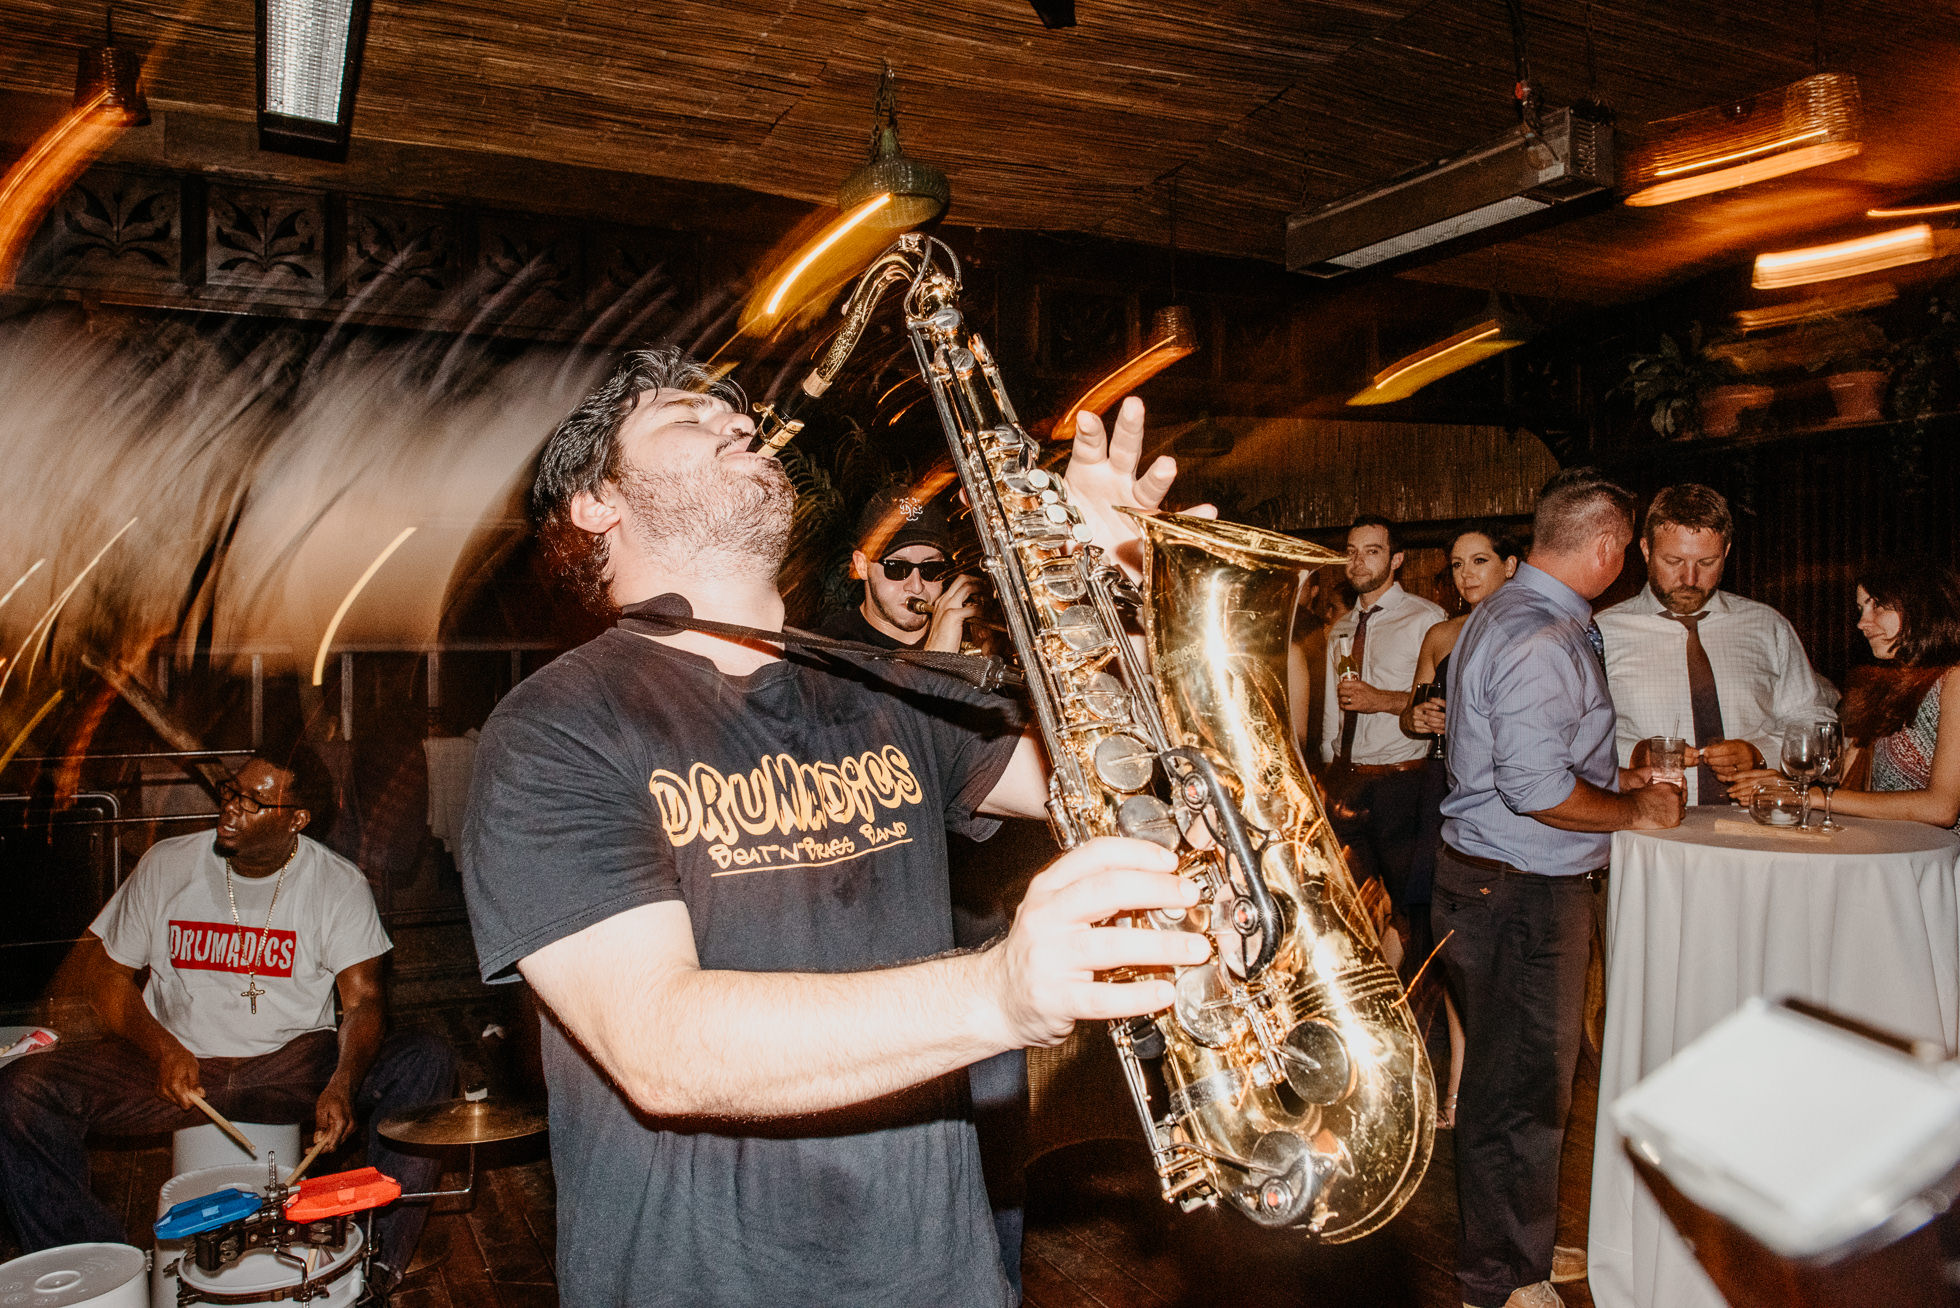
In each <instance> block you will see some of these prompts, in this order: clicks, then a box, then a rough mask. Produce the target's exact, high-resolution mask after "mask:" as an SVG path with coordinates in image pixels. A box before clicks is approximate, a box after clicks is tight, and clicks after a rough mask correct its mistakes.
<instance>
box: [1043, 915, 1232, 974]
mask: <svg viewBox="0 0 1960 1308" xmlns="http://www.w3.org/2000/svg"><path fill="white" fill-rule="evenodd" d="M1075 948H1076V951H1077V954H1078V958H1077V960H1076V962H1077V964H1078V966H1082V967H1087V968H1089V969H1091V970H1092V971H1096V972H1107V971H1110V970H1111V969H1113V968H1119V967H1189V966H1191V965H1192V964H1194V963H1202V962H1204V961H1205V960H1206V959H1207V958H1210V957H1211V938H1210V937H1209V936H1202V935H1199V934H1198V933H1197V932H1195V931H1158V930H1155V929H1153V928H1150V927H1133V926H1109V927H1097V928H1095V929H1094V930H1092V931H1085V932H1083V933H1082V934H1081V935H1079V936H1077V937H1076V939H1075Z"/></svg>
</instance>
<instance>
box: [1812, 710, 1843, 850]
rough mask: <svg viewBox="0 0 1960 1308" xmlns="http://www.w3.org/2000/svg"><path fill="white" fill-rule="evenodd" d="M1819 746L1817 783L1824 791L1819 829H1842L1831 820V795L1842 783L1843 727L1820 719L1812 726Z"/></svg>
mask: <svg viewBox="0 0 1960 1308" xmlns="http://www.w3.org/2000/svg"><path fill="white" fill-rule="evenodd" d="M1813 729H1814V730H1815V731H1816V732H1817V742H1818V745H1819V746H1820V748H1819V750H1818V754H1817V764H1818V766H1817V785H1818V787H1819V788H1820V789H1822V790H1823V792H1824V825H1823V826H1821V827H1819V828H1818V830H1819V831H1842V830H1844V828H1843V827H1842V826H1840V825H1838V824H1837V823H1835V822H1833V821H1831V795H1832V793H1833V792H1835V791H1836V790H1837V788H1838V787H1839V786H1840V785H1842V784H1844V728H1843V727H1841V726H1839V725H1838V724H1837V723H1835V722H1826V721H1820V722H1818V723H1817V724H1816V726H1815V727H1814V728H1813Z"/></svg>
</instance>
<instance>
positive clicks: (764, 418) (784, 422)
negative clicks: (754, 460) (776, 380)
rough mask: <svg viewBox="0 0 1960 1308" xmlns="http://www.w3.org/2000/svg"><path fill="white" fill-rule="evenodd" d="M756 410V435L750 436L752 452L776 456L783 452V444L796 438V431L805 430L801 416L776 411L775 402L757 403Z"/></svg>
mask: <svg viewBox="0 0 1960 1308" xmlns="http://www.w3.org/2000/svg"><path fill="white" fill-rule="evenodd" d="M753 408H754V410H755V435H753V436H751V437H750V438H749V450H748V452H749V453H750V454H766V455H768V456H769V457H770V458H772V459H773V458H775V457H776V456H777V455H779V454H781V453H782V449H783V446H785V445H787V444H789V443H790V442H791V441H792V440H794V439H796V433H798V432H800V431H802V430H803V420H802V419H801V418H785V417H784V416H783V415H782V414H780V413H778V412H776V406H775V405H773V404H757V405H754V406H753Z"/></svg>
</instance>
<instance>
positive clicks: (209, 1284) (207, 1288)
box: [177, 1218, 365, 1308]
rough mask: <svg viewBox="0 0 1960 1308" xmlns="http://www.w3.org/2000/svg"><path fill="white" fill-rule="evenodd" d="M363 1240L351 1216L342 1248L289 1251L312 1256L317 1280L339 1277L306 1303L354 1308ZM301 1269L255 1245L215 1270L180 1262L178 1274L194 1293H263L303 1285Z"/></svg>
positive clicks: (311, 1307)
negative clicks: (206, 1269) (228, 1263)
mask: <svg viewBox="0 0 1960 1308" xmlns="http://www.w3.org/2000/svg"><path fill="white" fill-rule="evenodd" d="M364 1243H365V1237H364V1236H363V1235H362V1233H361V1227H360V1223H359V1222H358V1221H357V1220H354V1219H351V1218H350V1219H349V1220H348V1223H347V1243H346V1244H343V1245H341V1246H340V1247H339V1248H338V1249H315V1248H312V1247H311V1246H306V1245H301V1246H296V1247H294V1248H293V1249H291V1250H290V1251H289V1252H290V1253H291V1254H292V1256H294V1257H297V1258H301V1259H305V1260H307V1261H308V1263H309V1265H310V1266H311V1267H312V1269H313V1271H312V1275H313V1279H315V1280H319V1279H321V1278H323V1277H327V1276H336V1275H337V1276H338V1278H339V1279H337V1280H335V1281H333V1282H331V1283H330V1284H329V1285H328V1286H327V1287H326V1291H325V1292H324V1293H323V1294H321V1295H320V1296H319V1297H318V1298H316V1299H310V1300H308V1301H307V1308H350V1305H352V1304H353V1302H354V1300H356V1299H358V1298H360V1297H361V1286H362V1277H361V1268H360V1262H361V1247H362V1245H363V1244H364ZM301 1274H302V1273H301V1271H300V1269H299V1268H297V1267H295V1266H293V1264H291V1263H289V1262H286V1261H284V1260H283V1259H281V1258H280V1257H279V1256H278V1255H276V1254H274V1253H273V1252H272V1250H270V1249H254V1250H252V1252H250V1253H248V1254H246V1255H245V1256H244V1257H243V1258H240V1259H239V1260H238V1261H237V1262H235V1263H232V1264H230V1265H229V1266H226V1267H220V1268H219V1269H218V1270H217V1271H215V1272H207V1271H205V1270H204V1269H203V1268H201V1267H199V1266H198V1265H197V1264H196V1263H192V1262H184V1263H181V1264H179V1265H178V1269H177V1275H178V1276H179V1277H180V1278H182V1280H183V1283H184V1285H185V1286H187V1287H188V1288H189V1289H190V1290H191V1292H192V1293H194V1294H195V1293H199V1292H210V1293H213V1294H222V1295H241V1294H262V1293H264V1292H265V1291H267V1290H283V1289H285V1288H287V1287H288V1286H295V1285H298V1284H299V1282H300V1277H301Z"/></svg>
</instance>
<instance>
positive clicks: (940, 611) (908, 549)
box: [822, 489, 975, 653]
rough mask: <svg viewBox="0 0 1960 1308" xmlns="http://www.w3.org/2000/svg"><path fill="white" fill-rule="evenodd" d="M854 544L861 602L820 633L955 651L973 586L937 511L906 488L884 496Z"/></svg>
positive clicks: (869, 509) (868, 511)
mask: <svg viewBox="0 0 1960 1308" xmlns="http://www.w3.org/2000/svg"><path fill="white" fill-rule="evenodd" d="M857 543H858V547H857V548H856V549H854V550H852V551H851V576H852V578H853V579H854V580H859V581H862V582H863V583H864V596H863V599H862V600H861V601H860V602H859V603H858V604H857V605H856V606H855V607H854V608H851V609H848V610H846V611H844V612H843V613H840V614H837V615H836V616H834V617H833V618H831V619H830V620H829V621H828V622H826V623H824V625H823V627H822V631H823V633H824V634H825V635H829V636H841V637H843V638H845V639H848V640H857V641H863V642H864V643H865V644H868V645H880V646H883V647H885V648H887V649H897V648H900V647H906V646H909V647H912V648H916V649H930V650H940V651H943V652H947V653H952V652H956V651H958V649H959V648H960V642H961V640H962V639H964V637H965V634H966V623H967V621H968V619H970V618H972V617H973V614H974V611H975V602H974V589H973V588H974V579H973V578H972V577H970V576H965V575H962V574H960V573H959V572H957V571H956V570H955V567H954V564H953V563H952V561H951V556H952V545H953V541H952V533H951V531H950V530H949V529H948V527H947V524H946V515H945V513H944V512H943V511H942V510H941V509H940V508H939V506H938V505H936V504H932V503H921V502H920V500H919V499H917V498H916V497H914V496H913V495H912V494H910V493H908V492H906V491H905V490H903V489H895V490H888V491H884V492H881V493H880V494H878V495H876V496H873V497H872V500H871V503H870V504H869V505H867V506H866V507H865V510H864V515H863V517H861V518H860V519H859V520H858V535H857Z"/></svg>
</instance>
